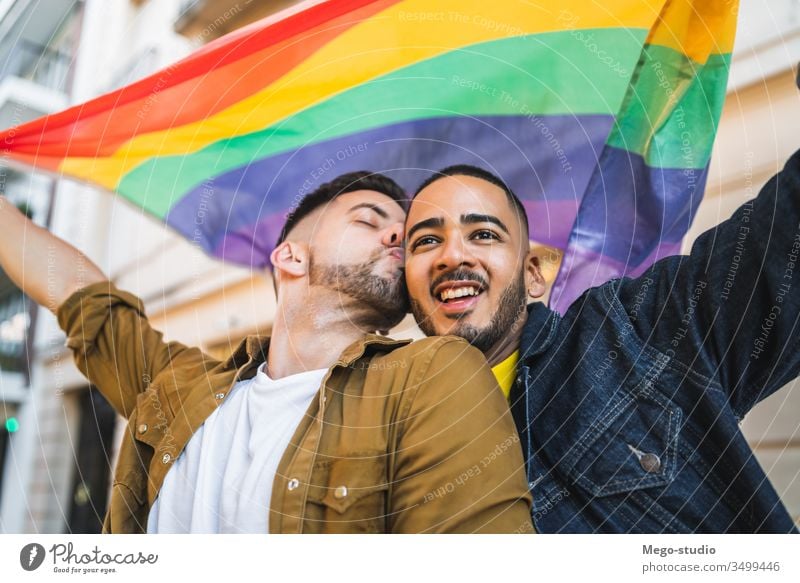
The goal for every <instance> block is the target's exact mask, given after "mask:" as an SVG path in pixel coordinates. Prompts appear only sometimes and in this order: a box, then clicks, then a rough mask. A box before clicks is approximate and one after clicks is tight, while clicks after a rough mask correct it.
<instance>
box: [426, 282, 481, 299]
mask: <svg viewBox="0 0 800 583" xmlns="http://www.w3.org/2000/svg"><path fill="white" fill-rule="evenodd" d="M481 291H482V290H481V288H480V286H479V285H477V284H476V285H459V286H457V287H449V288H446V289H443V290H441V291H440V292H439V293H438V294H437V296H436V297H437V299H438V300H439V301H440V302H443V303H451V302H455V301H458V300H461V299H462V298H474V297H476V296H478V295H479V294H480V293H481Z"/></svg>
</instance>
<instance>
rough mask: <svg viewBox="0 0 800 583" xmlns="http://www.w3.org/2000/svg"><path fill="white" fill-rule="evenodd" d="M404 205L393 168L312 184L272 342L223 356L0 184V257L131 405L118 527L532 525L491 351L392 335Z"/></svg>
mask: <svg viewBox="0 0 800 583" xmlns="http://www.w3.org/2000/svg"><path fill="white" fill-rule="evenodd" d="M404 219H405V194H404V193H403V191H402V190H401V189H400V188H399V187H398V186H397V185H396V184H395V183H394V182H393V181H391V180H390V179H388V178H386V177H383V176H380V175H374V174H368V173H366V172H358V173H352V174H347V175H344V176H341V177H339V178H337V179H335V180H333V181H332V182H330V183H327V184H324V185H322V186H321V187H320V188H319V189H318V190H317V191H315V192H314V193H312V194H310V195H308V196H307V197H306V198H305V199H304V200H303V201H302V202H301V203H300V205H299V206H298V208H296V209H295V210H294V212H293V213H292V214H291V215H290V216H289V217H288V219H287V221H286V226H285V228H284V229H283V232H282V233H281V236H280V238H279V240H278V243H277V246H276V247H275V250H274V251H273V253H272V255H271V261H272V264H273V267H274V271H273V273H274V277H275V282H276V291H277V313H276V315H275V322H274V325H273V327H272V334H271V338H270V337H266V336H249V337H247V338H246V339H245V340H244V341H242V343H241V344H240V345H239V347H238V348H237V349H236V350H235V351H234V352H233V354H232V355H231V356H230V358H228V359H226V360H225V361H217V360H215V359H213V358H211V357H210V356H208V355H206V354H204V353H203V352H201V351H200V350H199V349H197V348H190V347H187V346H184V345H182V344H179V343H177V342H170V343H165V342H164V341H163V340H162V338H161V334H160V333H158V332H156V331H155V330H153V329H152V328H151V327H150V325H149V323H148V321H147V318H146V316H145V314H144V309H143V307H142V303H141V301H140V300H139V299H138V298H136V297H135V296H133V295H131V294H129V293H126V292H123V291H120V290H118V289H117V288H116V287H115V286H114V284H113V283H111V282H110V281H107V280H106V278H105V277H104V276H103V274H102V273H101V272H100V270H99V269H98V268H97V267H96V266H94V265H93V264H92V263H91V262H89V261H88V260H86V258H84V257H82V256H81V255H80V253H79V252H78V251H76V250H75V249H74V248H72V247H71V246H69V245H67V244H66V243H65V242H63V241H60V240H58V239H56V238H55V237H53V236H52V235H50V234H49V233H47V232H46V231H44V230H43V229H40V228H39V227H36V226H35V225H33V224H32V223H31V222H30V221H28V220H27V219H26V218H25V217H24V216H22V215H21V213H19V212H18V211H17V210H16V209H14V208H13V207H12V206H11V205H8V204H6V201H5V200H3V199H2V198H1V197H0V233H2V237H3V241H2V242H0V265H2V267H3V269H5V271H6V272H7V273H8V274H9V275H10V276H11V278H12V279H13V280H14V281H15V283H17V285H19V286H20V287H21V288H22V289H23V290H24V291H25V292H26V293H27V294H28V295H29V296H30V297H31V298H32V299H34V300H35V301H37V302H39V303H42V304H45V305H47V306H49V307H51V309H53V311H54V312H55V313H56V314H57V316H58V321H59V324H60V325H61V326H62V328H63V329H64V330H65V332H66V333H67V336H68V341H67V344H68V346H69V347H70V348H71V349H72V350H73V352H74V355H75V360H76V363H77V365H78V367H79V368H80V370H81V371H82V372H83V373H84V374H85V375H86V376H87V378H89V380H90V381H91V382H92V384H93V385H95V386H97V387H98V388H99V390H100V391H101V392H102V393H103V394H104V395H105V396H106V398H107V399H108V400H109V401H110V402H111V404H112V405H113V406H114V407H115V408H116V409H117V411H119V412H120V413H121V414H122V415H124V416H125V417H127V418H128V420H129V422H128V429H127V431H126V434H125V438H124V440H123V444H122V448H121V450H120V454H119V461H118V464H117V468H116V472H115V478H114V488H113V492H112V496H111V503H110V508H109V511H108V514H107V515H106V520H105V524H104V531H106V532H127V533H133V532H150V533H179V532H201V533H216V532H227V533H240V532H244V533H259V532H274V533H301V532H311V533H327V532H331V533H337V532H339V533H343V532H363V533H367V532H398V533H408V532H530V531H531V530H532V528H531V520H530V512H529V510H530V496H529V494H528V488H527V484H526V480H525V474H524V464H523V460H522V452H521V447H520V444H519V438H518V436H517V434H516V431H515V428H514V423H513V420H512V418H511V415H510V413H509V411H508V407H507V405H506V403H505V401H504V400H503V398H502V396H501V394H500V392H499V391H498V390H497V384H496V382H495V379H494V376H493V375H492V373H491V370H490V369H489V367H488V365H487V364H486V361H485V359H484V358H483V356H482V355H481V354H480V352H479V351H477V350H476V349H474V348H472V347H470V346H469V344H468V343H466V342H464V341H463V340H461V339H458V338H453V337H450V338H436V339H426V340H423V341H420V342H416V343H413V344H409V342H408V341H401V342H396V341H393V340H390V339H388V338H385V337H383V336H378V335H375V332H376V331H381V330H387V329H389V328H391V327H393V326H395V325H396V324H397V323H398V322H400V320H401V319H402V318H403V317H404V315H405V313H406V311H407V306H408V303H407V296H406V291H405V288H404V282H403V248H402V241H403V221H404ZM23 236H24V239H25V241H26V243H25V245H24V246H22V245H20V244H19V241H22V240H23ZM53 254H55V261H54V262H53V261H51V257H52V255H53ZM80 264H82V265H83V266H84V269H83V270H82V271H80V272H79V271H78V270H77V269H76V266H77V265H80ZM51 265H55V266H56V269H55V271H53V270H50V269H45V268H46V267H49V266H51ZM23 274H24V277H23ZM51 297H53V300H54V301H52V302H49V301H48V299H49V298H51Z"/></svg>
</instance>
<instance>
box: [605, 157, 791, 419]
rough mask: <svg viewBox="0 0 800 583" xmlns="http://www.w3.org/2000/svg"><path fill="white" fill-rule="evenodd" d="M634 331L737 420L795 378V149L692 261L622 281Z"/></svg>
mask: <svg viewBox="0 0 800 583" xmlns="http://www.w3.org/2000/svg"><path fill="white" fill-rule="evenodd" d="M620 297H621V299H622V302H623V304H624V305H625V306H628V307H631V306H637V305H638V306H645V305H646V306H651V307H652V309H647V310H646V309H644V308H641V309H637V313H636V317H635V318H634V319H633V320H634V327H635V328H636V329H637V330H638V332H639V334H640V335H641V336H642V337H643V338H644V339H645V340H646V341H647V342H649V343H650V344H651V345H652V346H654V347H656V348H658V349H659V350H660V351H661V352H663V353H665V354H667V355H668V356H670V357H671V358H672V361H673V362H679V363H682V365H683V366H684V367H685V369H686V370H688V369H691V370H692V371H693V372H694V373H699V374H700V375H702V377H698V378H704V379H706V380H708V382H709V383H711V384H710V385H709V386H711V387H714V386H715V385H716V388H719V389H720V390H722V391H724V392H725V393H727V395H728V396H729V399H730V403H731V406H732V407H733V411H734V412H735V413H736V415H738V416H740V417H743V416H744V414H745V413H746V412H747V411H748V410H750V408H751V407H753V405H755V404H756V403H757V402H758V401H760V400H762V399H764V398H765V397H767V396H769V395H770V394H771V393H773V392H775V391H776V390H777V389H778V388H780V387H781V386H783V385H785V384H786V383H787V382H789V381H790V380H792V379H793V378H794V377H796V376H797V375H798V373H800V353H798V347H800V152H797V153H795V154H794V155H793V156H792V157H791V158H790V159H789V161H788V162H787V163H786V165H785V167H784V169H783V170H782V171H781V172H779V173H778V174H777V175H775V176H774V177H773V178H772V179H771V180H770V181H769V182H767V183H766V184H765V185H764V187H763V188H762V189H761V192H760V193H759V195H758V197H757V198H755V199H753V200H751V201H749V202H747V203H745V204H744V205H742V206H741V207H739V209H738V210H737V211H736V212H735V213H734V214H733V216H732V217H731V218H729V219H728V220H726V221H724V222H722V223H721V224H719V225H717V226H716V227H714V228H713V229H710V230H708V231H706V232H705V233H703V234H702V235H701V236H700V237H698V238H697V241H695V243H694V245H693V246H692V251H691V254H690V255H689V256H677V257H669V258H666V259H663V260H661V261H659V262H657V263H656V264H655V265H653V266H652V267H651V268H650V269H649V270H647V271H646V272H645V273H644V274H643V275H642V276H641V277H639V278H638V279H635V280H622V282H621V284H620Z"/></svg>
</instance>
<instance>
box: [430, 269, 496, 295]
mask: <svg viewBox="0 0 800 583" xmlns="http://www.w3.org/2000/svg"><path fill="white" fill-rule="evenodd" d="M446 281H474V282H476V283H478V284H479V285H480V286H481V289H486V288H487V287H489V283H488V282H487V281H486V279H484V278H483V276H482V275H481V274H479V273H477V272H475V271H471V270H469V269H465V268H463V267H459V268H458V269H456V270H455V271H450V272H448V273H443V274H442V275H440V276H439V277H437V278H436V279H435V280H433V282H432V283H431V287H430V293H431V295H433V290H435V289H436V287H437V286H438V285H441V284H443V283H444V282H446Z"/></svg>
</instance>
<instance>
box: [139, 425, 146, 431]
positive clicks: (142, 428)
mask: <svg viewBox="0 0 800 583" xmlns="http://www.w3.org/2000/svg"><path fill="white" fill-rule="evenodd" d="M139 433H147V423H142V424H141V425H139Z"/></svg>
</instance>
